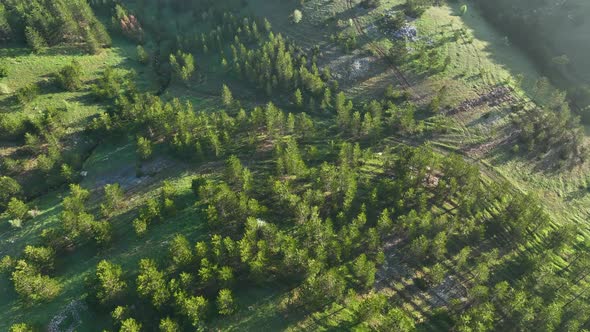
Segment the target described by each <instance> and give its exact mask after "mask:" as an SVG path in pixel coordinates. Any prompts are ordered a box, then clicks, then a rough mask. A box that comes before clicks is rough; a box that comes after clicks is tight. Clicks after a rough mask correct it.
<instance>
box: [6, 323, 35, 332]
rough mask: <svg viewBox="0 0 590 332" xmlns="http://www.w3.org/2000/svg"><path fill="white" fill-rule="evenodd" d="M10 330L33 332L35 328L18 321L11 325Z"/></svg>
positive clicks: (11, 331)
mask: <svg viewBox="0 0 590 332" xmlns="http://www.w3.org/2000/svg"><path fill="white" fill-rule="evenodd" d="M10 332H33V328H31V327H30V326H28V325H27V324H25V323H18V324H14V325H12V326H11V327H10Z"/></svg>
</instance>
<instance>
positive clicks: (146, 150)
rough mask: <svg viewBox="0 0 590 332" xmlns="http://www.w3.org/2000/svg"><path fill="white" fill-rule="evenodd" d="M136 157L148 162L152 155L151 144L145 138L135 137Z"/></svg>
mask: <svg viewBox="0 0 590 332" xmlns="http://www.w3.org/2000/svg"><path fill="white" fill-rule="evenodd" d="M137 155H138V156H139V159H140V160H144V161H145V160H148V159H149V158H150V157H151V155H152V142H151V141H150V140H149V139H147V138H145V137H141V136H139V137H137Z"/></svg>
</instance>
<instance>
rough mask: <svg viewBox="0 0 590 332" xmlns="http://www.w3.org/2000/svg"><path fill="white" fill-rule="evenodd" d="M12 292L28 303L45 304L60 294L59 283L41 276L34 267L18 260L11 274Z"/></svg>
mask: <svg viewBox="0 0 590 332" xmlns="http://www.w3.org/2000/svg"><path fill="white" fill-rule="evenodd" d="M11 279H12V282H13V283H14V290H15V291H16V292H17V293H18V294H19V295H20V296H21V297H23V298H24V299H25V300H27V301H29V302H33V303H36V302H47V301H51V300H52V299H54V298H55V297H56V296H57V295H59V293H60V292H61V286H60V285H59V283H58V282H57V281H56V280H54V279H52V278H50V277H48V276H46V275H42V274H41V273H40V272H39V271H38V270H37V269H36V268H35V267H34V266H32V265H30V264H28V263H27V262H25V261H23V260H20V261H18V262H17V263H16V267H15V269H14V272H12V277H11Z"/></svg>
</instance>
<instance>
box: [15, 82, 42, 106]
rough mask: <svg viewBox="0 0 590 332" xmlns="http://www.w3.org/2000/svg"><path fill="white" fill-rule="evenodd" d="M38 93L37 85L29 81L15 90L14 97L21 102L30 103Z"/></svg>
mask: <svg viewBox="0 0 590 332" xmlns="http://www.w3.org/2000/svg"><path fill="white" fill-rule="evenodd" d="M38 95H39V86H38V85H37V84H36V83H29V84H27V85H25V86H23V87H22V88H20V89H19V90H18V91H17V92H16V98H17V99H18V102H19V103H21V104H27V103H30V102H31V101H33V100H34V99H35V97H37V96H38Z"/></svg>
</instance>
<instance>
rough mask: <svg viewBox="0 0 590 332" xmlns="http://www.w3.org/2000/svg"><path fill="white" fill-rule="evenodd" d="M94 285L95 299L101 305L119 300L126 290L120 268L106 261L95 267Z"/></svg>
mask: <svg viewBox="0 0 590 332" xmlns="http://www.w3.org/2000/svg"><path fill="white" fill-rule="evenodd" d="M96 283H97V284H96V286H95V287H96V297H97V299H98V300H99V302H100V303H102V304H107V303H112V302H114V301H116V300H118V299H121V298H122V297H123V295H124V294H125V292H126V289H127V283H126V282H125V280H124V278H123V269H122V268H121V266H120V265H117V264H113V263H111V262H108V261H106V260H102V261H100V262H99V263H98V265H97V266H96Z"/></svg>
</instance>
